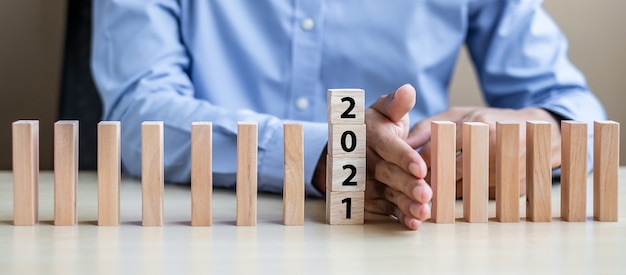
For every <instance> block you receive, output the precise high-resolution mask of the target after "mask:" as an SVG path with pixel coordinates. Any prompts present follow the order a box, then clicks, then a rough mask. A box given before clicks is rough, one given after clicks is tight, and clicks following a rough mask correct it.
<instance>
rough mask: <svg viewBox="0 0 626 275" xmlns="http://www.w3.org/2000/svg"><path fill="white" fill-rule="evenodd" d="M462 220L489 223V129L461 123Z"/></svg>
mask: <svg viewBox="0 0 626 275" xmlns="http://www.w3.org/2000/svg"><path fill="white" fill-rule="evenodd" d="M462 132H463V218H464V219H465V221H467V222H470V223H485V222H487V221H488V218H489V217H488V210H489V209H488V206H489V125H487V124H485V123H481V122H465V123H463V129H462Z"/></svg>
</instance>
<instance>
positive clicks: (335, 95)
mask: <svg viewBox="0 0 626 275" xmlns="http://www.w3.org/2000/svg"><path fill="white" fill-rule="evenodd" d="M327 102H328V123H330V124H363V123H365V91H363V90H361V89H330V90H328V93H327Z"/></svg>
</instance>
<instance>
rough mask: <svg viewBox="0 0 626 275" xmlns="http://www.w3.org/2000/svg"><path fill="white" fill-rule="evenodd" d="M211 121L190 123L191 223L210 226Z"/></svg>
mask: <svg viewBox="0 0 626 275" xmlns="http://www.w3.org/2000/svg"><path fill="white" fill-rule="evenodd" d="M212 134H213V123H211V122H193V123H192V124H191V225H192V226H210V225H211V223H212V213H211V210H212V207H211V206H212V205H211V203H212V198H213V164H212V160H213V153H212V151H213V149H212V146H213V141H212Z"/></svg>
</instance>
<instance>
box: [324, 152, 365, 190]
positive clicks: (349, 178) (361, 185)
mask: <svg viewBox="0 0 626 275" xmlns="http://www.w3.org/2000/svg"><path fill="white" fill-rule="evenodd" d="M365 163H366V159H365V158H332V157H330V156H328V155H327V156H326V167H327V168H328V169H327V172H329V173H330V174H328V179H329V180H330V181H329V183H330V184H328V185H327V186H326V191H330V192H336V191H365V174H366V170H365Z"/></svg>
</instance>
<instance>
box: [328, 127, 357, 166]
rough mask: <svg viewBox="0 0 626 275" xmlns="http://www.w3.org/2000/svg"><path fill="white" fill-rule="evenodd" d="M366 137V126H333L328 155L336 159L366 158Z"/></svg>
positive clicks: (329, 138)
mask: <svg viewBox="0 0 626 275" xmlns="http://www.w3.org/2000/svg"><path fill="white" fill-rule="evenodd" d="M365 136H366V134H365V124H345V125H344V124H336V125H332V124H331V125H329V133H328V154H329V155H330V156H331V157H334V158H364V157H365V145H366V144H365Z"/></svg>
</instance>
